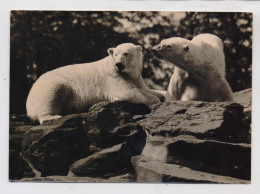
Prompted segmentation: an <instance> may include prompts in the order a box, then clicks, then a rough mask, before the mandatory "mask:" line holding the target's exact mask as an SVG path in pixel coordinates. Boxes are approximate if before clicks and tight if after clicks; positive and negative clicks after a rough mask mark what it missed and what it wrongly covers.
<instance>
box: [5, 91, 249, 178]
mask: <svg viewBox="0 0 260 194" xmlns="http://www.w3.org/2000/svg"><path fill="white" fill-rule="evenodd" d="M250 127H251V89H248V90H244V91H240V92H238V93H235V102H225V103H210V102H165V103H160V104H157V105H155V106H154V107H153V110H152V112H151V113H150V110H149V109H148V108H147V107H146V106H145V105H141V104H133V103H128V102H110V103H109V102H100V103H97V104H94V105H92V106H91V107H90V108H89V110H88V111H87V112H86V113H81V114H72V115H67V116H64V117H62V118H61V119H59V120H52V121H46V122H44V123H43V124H42V125H38V123H37V122H32V121H30V120H29V119H28V118H27V117H26V116H24V115H20V116H19V115H10V138H9V142H10V143H9V147H10V149H9V152H10V153H9V159H10V160H9V179H10V180H11V181H22V182H28V181H43V182H188V183H249V182H250V179H251V177H250V174H251V165H250V164H251V128H250ZM131 161H132V162H131Z"/></svg>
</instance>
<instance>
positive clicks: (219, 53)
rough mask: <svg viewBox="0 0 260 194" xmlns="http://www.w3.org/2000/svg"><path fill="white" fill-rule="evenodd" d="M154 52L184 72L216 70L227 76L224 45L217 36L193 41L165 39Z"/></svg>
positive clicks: (197, 37) (160, 58)
mask: <svg viewBox="0 0 260 194" xmlns="http://www.w3.org/2000/svg"><path fill="white" fill-rule="evenodd" d="M152 51H153V54H154V56H155V57H156V58H158V59H159V60H162V61H166V62H170V63H173V64H175V65H176V66H178V67H179V68H181V69H183V70H184V71H187V72H190V73H194V72H199V73H200V74H203V73H205V72H207V71H208V69H214V71H218V72H219V74H220V75H221V76H223V77H224V76H225V60H224V58H225V57H224V52H223V44H222V41H221V40H220V39H219V38H218V37H217V36H215V35H212V34H201V35H198V36H196V37H194V38H193V39H192V40H188V39H185V38H180V37H173V38H169V39H165V40H162V41H161V43H160V44H159V45H156V46H155V47H153V50H152Z"/></svg>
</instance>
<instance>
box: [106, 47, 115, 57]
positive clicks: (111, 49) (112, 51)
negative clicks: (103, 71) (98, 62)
mask: <svg viewBox="0 0 260 194" xmlns="http://www.w3.org/2000/svg"><path fill="white" fill-rule="evenodd" d="M107 53H108V54H109V55H110V56H113V54H114V48H109V49H107Z"/></svg>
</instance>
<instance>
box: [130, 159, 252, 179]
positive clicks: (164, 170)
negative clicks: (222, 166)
mask: <svg viewBox="0 0 260 194" xmlns="http://www.w3.org/2000/svg"><path fill="white" fill-rule="evenodd" d="M132 162H133V163H135V164H134V166H135V170H136V173H137V182H149V183H161V182H172V183H180V182H181V183H229V184H241V183H246V184H248V183H250V182H249V181H247V180H241V179H236V178H232V177H227V176H219V175H215V174H210V173H206V172H201V171H196V170H192V169H190V168H187V167H184V166H181V165H175V164H167V163H164V162H161V161H158V160H155V159H153V158H149V157H143V156H135V157H133V158H132Z"/></svg>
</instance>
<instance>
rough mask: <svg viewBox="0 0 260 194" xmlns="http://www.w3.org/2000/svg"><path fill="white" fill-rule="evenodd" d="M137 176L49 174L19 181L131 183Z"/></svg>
mask: <svg viewBox="0 0 260 194" xmlns="http://www.w3.org/2000/svg"><path fill="white" fill-rule="evenodd" d="M135 181H136V178H135V176H134V175H131V174H123V175H119V176H115V177H111V178H108V179H102V178H93V177H68V176H47V177H38V178H23V179H21V180H19V182H50V183H53V182H62V183H129V182H135Z"/></svg>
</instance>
